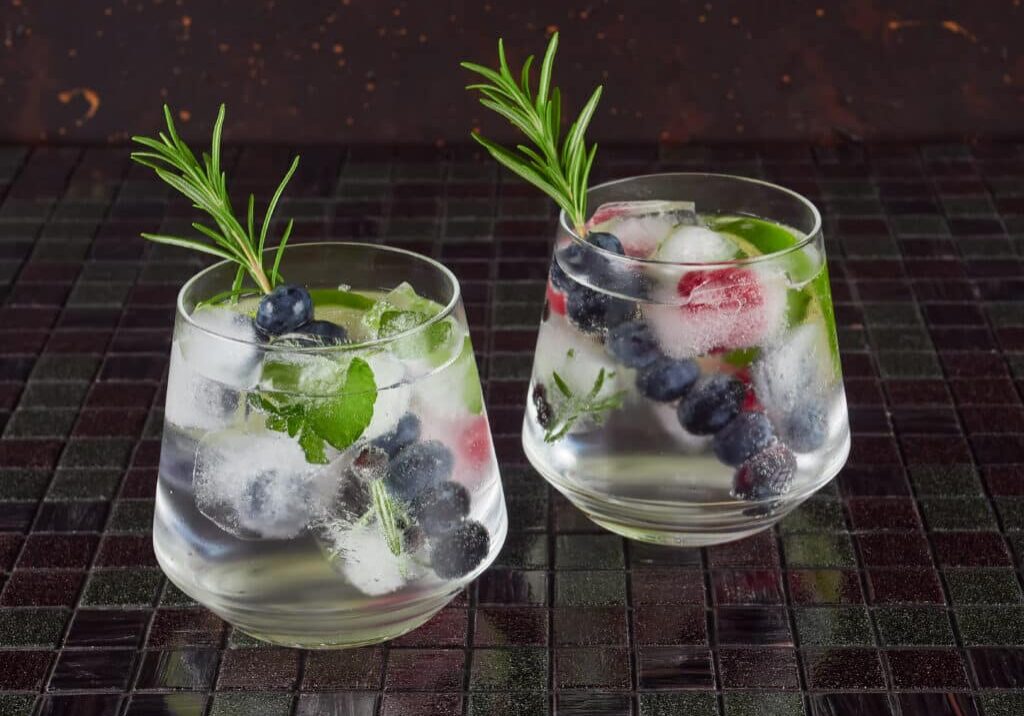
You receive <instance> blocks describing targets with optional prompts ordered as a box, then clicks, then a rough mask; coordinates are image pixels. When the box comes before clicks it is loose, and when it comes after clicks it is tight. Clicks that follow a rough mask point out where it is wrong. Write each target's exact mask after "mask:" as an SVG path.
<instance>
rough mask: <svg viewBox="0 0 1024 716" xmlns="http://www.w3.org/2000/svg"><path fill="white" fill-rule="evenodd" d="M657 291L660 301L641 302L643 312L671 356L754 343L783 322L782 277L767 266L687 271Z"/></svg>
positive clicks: (772, 333)
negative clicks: (671, 283)
mask: <svg viewBox="0 0 1024 716" xmlns="http://www.w3.org/2000/svg"><path fill="white" fill-rule="evenodd" d="M659 291H660V295H658V296H656V298H657V299H658V300H659V301H660V302H659V303H649V304H644V305H643V306H642V311H643V313H644V317H645V318H646V319H647V322H648V323H649V324H650V326H651V327H652V328H653V329H654V332H655V334H656V335H657V336H658V340H659V342H660V344H661V348H662V350H663V351H664V352H665V353H666V354H667V355H669V356H671V357H673V358H692V357H694V356H699V355H703V354H705V353H708V352H710V351H715V350H724V351H728V350H734V349H737V348H748V347H753V346H758V345H761V344H762V343H764V342H768V341H771V340H772V339H773V337H774V336H775V335H776V334H777V333H778V331H779V330H780V329H781V327H782V324H783V322H784V321H783V318H784V315H785V311H786V284H785V278H784V276H783V275H782V274H781V273H779V272H777V271H773V270H770V269H760V268H757V267H749V268H739V267H731V268H719V269H699V270H694V271H688V272H685V273H683V274H682V277H681V278H680V280H679V281H678V283H677V284H675V286H674V287H673V286H667V285H665V284H662V285H661V286H660V287H659ZM673 303H675V304H676V305H673Z"/></svg>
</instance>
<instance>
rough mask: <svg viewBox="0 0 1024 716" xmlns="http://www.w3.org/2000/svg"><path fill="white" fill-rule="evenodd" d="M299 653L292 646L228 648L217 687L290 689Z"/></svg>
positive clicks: (295, 676) (292, 686)
mask: <svg viewBox="0 0 1024 716" xmlns="http://www.w3.org/2000/svg"><path fill="white" fill-rule="evenodd" d="M150 641H152V638H151V639H150ZM299 657H300V652H299V651H297V650H295V649H282V648H276V647H274V648H267V649H229V650H228V651H225V652H224V655H223V657H222V659H221V664H220V675H219V677H218V679H217V689H218V690H221V691H228V690H231V689H240V690H252V689H270V690H275V689H280V690H289V689H292V688H294V687H295V684H296V682H297V681H298V677H299Z"/></svg>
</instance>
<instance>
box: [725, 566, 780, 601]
mask: <svg viewBox="0 0 1024 716" xmlns="http://www.w3.org/2000/svg"><path fill="white" fill-rule="evenodd" d="M711 583H712V591H713V593H714V596H715V603H716V604H781V603H782V579H781V575H780V573H779V572H776V571H774V570H766V569H728V570H716V571H714V572H712V575H711Z"/></svg>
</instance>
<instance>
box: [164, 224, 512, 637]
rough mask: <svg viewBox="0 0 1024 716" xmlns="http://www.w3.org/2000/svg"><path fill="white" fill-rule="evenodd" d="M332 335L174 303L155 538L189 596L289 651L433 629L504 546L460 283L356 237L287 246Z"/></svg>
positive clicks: (233, 303)
mask: <svg viewBox="0 0 1024 716" xmlns="http://www.w3.org/2000/svg"><path fill="white" fill-rule="evenodd" d="M282 271H283V272H284V273H285V275H286V276H287V278H288V280H289V281H290V282H292V283H301V284H304V285H305V286H306V287H308V288H309V289H310V293H311V294H312V297H313V304H314V306H315V318H316V319H317V320H326V321H329V322H331V324H333V325H334V326H336V327H340V328H341V329H342V331H343V332H344V333H345V334H346V336H347V337H346V338H345V340H343V341H333V342H325V341H323V340H318V339H317V337H316V336H315V335H312V336H311V335H309V334H295V335H285V336H279V337H275V338H273V339H268V338H267V337H266V336H261V335H260V334H259V332H258V330H257V329H256V328H255V324H254V322H253V315H254V313H255V311H256V308H257V304H256V299H255V298H251V297H246V296H242V297H240V298H238V297H234V298H219V299H218V298H217V294H219V293H220V292H222V291H224V290H225V289H226V288H229V287H230V285H231V279H232V277H233V274H234V271H233V269H232V268H231V267H229V266H224V265H220V266H217V267H213V268H212V269H208V270H207V271H205V272H203V273H201V274H199V275H197V276H196V277H195V278H194V279H192V281H190V282H189V283H188V284H187V285H186V286H185V287H184V288H183V289H182V292H181V296H180V298H179V305H178V317H177V324H176V327H175V334H174V342H173V346H172V355H171V369H170V375H169V382H168V389H167V403H166V413H165V427H164V435H163V447H162V452H161V459H160V472H159V481H158V487H157V499H156V515H155V522H154V531H153V532H154V535H153V538H154V545H155V549H156V554H157V558H158V560H159V562H160V566H161V567H162V568H163V570H164V572H165V573H166V574H167V575H168V577H169V578H170V579H171V580H172V581H173V582H174V583H175V584H176V585H177V586H178V587H179V588H181V589H182V590H183V591H184V592H186V593H187V594H189V595H190V596H192V597H193V598H195V599H196V600H198V601H199V602H201V603H202V604H204V605H205V606H207V607H209V608H210V609H211V610H213V611H214V612H216V613H217V614H218V615H220V616H221V617H222V618H224V619H225V620H227V621H228V622H231V623H232V624H234V625H236V626H237V627H239V628H241V629H242V630H244V631H246V632H248V633H250V634H252V635H254V636H256V637H258V638H261V639H265V640H268V641H272V642H275V643H279V644H286V645H290V646H300V647H310V648H324V647H337V646H356V645H360V644H369V643H374V642H378V641H382V640H385V639H389V638H393V637H395V636H398V635H399V634H402V633H404V632H407V631H409V630H410V629H412V628H415V627H416V626H418V625H420V624H421V623H423V622H424V621H426V620H427V619H428V618H429V617H430V616H431V615H433V614H434V613H435V612H436V611H438V610H439V609H440V608H441V607H443V606H444V605H445V604H446V603H447V602H448V601H450V600H451V599H452V598H453V597H454V595H455V594H456V593H458V592H459V591H460V590H461V589H462V588H463V587H464V586H465V585H466V584H467V583H468V582H469V581H470V580H472V579H473V578H474V577H475V576H476V575H477V574H479V573H480V572H481V571H483V570H484V569H485V568H486V567H487V565H488V564H490V562H491V561H493V559H494V557H495V556H496V555H497V553H498V551H499V550H500V548H501V545H502V543H503V541H504V537H505V532H506V524H507V518H506V514H505V503H504V498H503V496H502V491H501V483H500V478H499V474H498V466H497V462H496V460H495V456H494V449H493V445H492V442H491V437H490V430H489V426H488V423H487V415H486V412H485V411H484V406H483V401H482V395H481V389H480V382H479V377H478V375H477V370H476V363H475V360H474V356H473V349H472V345H471V342H470V339H469V334H468V330H467V326H466V319H465V314H464V311H463V308H462V303H461V300H460V297H459V290H458V283H457V282H456V280H455V278H454V276H452V275H451V273H450V272H448V271H447V269H444V268H443V267H442V266H440V265H439V264H437V263H435V262H433V261H431V260H429V259H426V258H423V257H420V256H416V255H415V254H410V253H408V252H404V251H399V250H394V249H387V248H384V247H380V246H369V245H360V244H310V245H298V246H293V247H290V248H289V251H288V256H287V258H286V261H285V265H284V266H283V267H282Z"/></svg>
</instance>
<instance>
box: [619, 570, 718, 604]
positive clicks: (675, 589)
mask: <svg viewBox="0 0 1024 716" xmlns="http://www.w3.org/2000/svg"><path fill="white" fill-rule="evenodd" d="M631 591H632V596H633V603H634V604H704V603H705V597H704V591H705V589H704V574H703V572H701V571H699V570H693V569H664V568H654V569H636V570H633V573H632V584H631Z"/></svg>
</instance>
